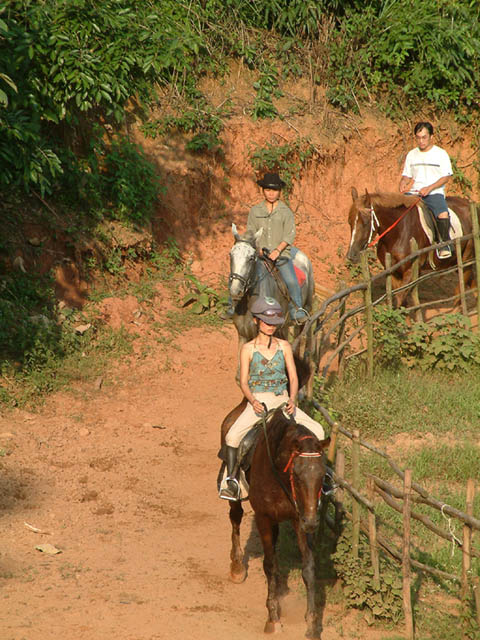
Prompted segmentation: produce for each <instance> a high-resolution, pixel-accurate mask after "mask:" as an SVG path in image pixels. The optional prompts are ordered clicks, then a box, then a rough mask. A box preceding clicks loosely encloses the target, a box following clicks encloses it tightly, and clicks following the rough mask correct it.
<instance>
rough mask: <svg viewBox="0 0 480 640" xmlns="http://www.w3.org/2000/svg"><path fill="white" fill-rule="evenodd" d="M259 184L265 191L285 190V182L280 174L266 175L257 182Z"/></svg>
mask: <svg viewBox="0 0 480 640" xmlns="http://www.w3.org/2000/svg"><path fill="white" fill-rule="evenodd" d="M257 184H258V185H259V186H260V187H262V188H263V189H277V190H278V191H280V189H283V187H284V186H285V182H284V181H283V180H281V178H280V176H279V175H278V173H266V174H265V175H264V176H263V178H262V179H261V180H257Z"/></svg>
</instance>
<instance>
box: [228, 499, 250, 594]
mask: <svg viewBox="0 0 480 640" xmlns="http://www.w3.org/2000/svg"><path fill="white" fill-rule="evenodd" d="M242 518H243V507H242V503H241V502H240V501H233V500H232V501H230V522H231V523H232V550H231V551H230V560H231V563H230V579H231V580H232V582H235V583H237V584H238V583H240V582H243V581H244V580H245V578H246V577H247V570H246V569H245V565H244V563H243V550H242V547H241V545H240V525H241V523H242Z"/></svg>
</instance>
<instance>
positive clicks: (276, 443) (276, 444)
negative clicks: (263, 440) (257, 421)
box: [267, 410, 312, 456]
mask: <svg viewBox="0 0 480 640" xmlns="http://www.w3.org/2000/svg"><path fill="white" fill-rule="evenodd" d="M289 427H290V428H292V429H295V434H296V435H299V436H303V435H312V434H311V431H309V430H308V429H307V427H304V426H303V425H302V424H298V422H294V421H292V420H289V419H288V418H286V417H285V416H284V415H283V412H282V411H279V410H277V411H275V413H274V414H273V415H272V417H271V419H270V421H269V422H268V424H267V433H268V442H269V444H270V448H271V450H272V455H274V456H276V455H277V453H278V450H279V448H280V445H281V442H282V440H283V438H284V437H285V433H286V431H287V429H288V428H289Z"/></svg>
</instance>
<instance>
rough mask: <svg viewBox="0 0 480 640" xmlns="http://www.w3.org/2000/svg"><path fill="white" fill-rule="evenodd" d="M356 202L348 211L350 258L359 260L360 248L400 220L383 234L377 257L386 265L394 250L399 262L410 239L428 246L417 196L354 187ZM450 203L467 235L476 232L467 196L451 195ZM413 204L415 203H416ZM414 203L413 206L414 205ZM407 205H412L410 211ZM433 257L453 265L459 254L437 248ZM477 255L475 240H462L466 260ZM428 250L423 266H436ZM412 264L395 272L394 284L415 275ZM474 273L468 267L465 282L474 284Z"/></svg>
mask: <svg viewBox="0 0 480 640" xmlns="http://www.w3.org/2000/svg"><path fill="white" fill-rule="evenodd" d="M352 200H353V203H352V205H351V207H350V211H349V213H348V222H349V224H350V231H351V237H350V246H349V249H348V253H347V258H348V260H351V261H352V262H358V261H359V258H360V251H363V250H364V249H366V248H367V246H368V244H369V243H370V242H371V241H372V240H373V239H374V238H375V237H376V236H377V235H378V236H381V235H382V233H383V232H384V231H386V230H387V229H388V228H389V227H390V226H391V225H393V224H394V223H395V221H396V220H398V219H399V218H401V216H402V215H403V214H405V215H403V217H402V218H401V219H400V220H399V222H398V224H396V225H395V226H394V227H393V228H392V229H391V230H390V231H388V232H387V233H386V234H385V235H384V236H383V237H381V238H380V240H379V241H378V245H377V257H378V259H379V260H380V262H381V263H382V265H383V266H384V267H385V256H386V254H387V253H390V254H391V256H392V264H395V263H396V262H399V261H400V260H402V259H403V258H405V257H407V256H408V255H410V253H411V252H412V251H411V248H410V239H411V238H415V240H416V241H417V245H418V248H419V249H423V248H425V247H428V246H429V245H430V244H431V243H430V239H429V238H428V237H427V235H426V233H425V231H424V230H423V228H422V225H421V223H420V218H419V213H418V209H417V205H416V204H415V203H416V202H417V201H418V197H417V196H407V195H403V194H396V193H368V192H367V191H366V192H365V195H362V196H359V195H358V193H357V190H356V189H355V188H352ZM447 203H448V207H449V208H450V209H453V211H455V213H456V214H457V216H458V218H459V220H460V223H461V225H462V233H463V235H467V234H469V233H471V232H472V222H471V218H470V211H469V202H468V200H466V199H465V198H457V197H452V198H450V197H449V198H447ZM412 205H413V206H412ZM410 207H411V209H410ZM407 209H409V210H408V211H407ZM432 253H433V256H432V260H433V264H434V265H435V268H436V269H438V270H442V269H446V268H448V267H451V266H452V264H454V263H455V260H456V258H455V254H454V255H453V256H452V258H448V259H446V260H445V259H444V260H439V259H438V257H437V255H436V252H432ZM472 255H473V241H472V240H468V241H466V242H462V257H463V260H464V261H466V260H468V259H470V258H471V257H472ZM427 258H428V254H427V253H425V254H424V255H423V256H422V257H421V258H420V268H432V267H431V264H430V260H427ZM411 274H412V264H411V263H406V264H404V265H402V266H401V267H399V268H398V270H397V271H396V272H395V273H394V274H392V279H393V284H394V287H395V288H397V287H401V286H402V285H404V284H407V283H408V282H409V281H410V279H411ZM473 280H474V274H473V269H472V268H471V267H467V268H466V269H465V271H464V281H465V286H466V287H467V288H468V287H471V286H473ZM406 295H407V294H406V292H405V293H402V294H400V295H399V296H398V297H397V302H398V303H399V304H401V303H403V302H404V300H405V297H406Z"/></svg>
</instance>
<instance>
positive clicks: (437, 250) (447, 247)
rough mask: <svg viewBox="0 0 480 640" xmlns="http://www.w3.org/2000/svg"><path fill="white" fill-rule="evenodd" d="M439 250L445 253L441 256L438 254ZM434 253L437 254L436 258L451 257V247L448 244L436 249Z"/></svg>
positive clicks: (444, 258)
mask: <svg viewBox="0 0 480 640" xmlns="http://www.w3.org/2000/svg"><path fill="white" fill-rule="evenodd" d="M441 252H445V255H443V256H441V255H440V253H441ZM435 253H436V254H437V258H438V259H439V260H446V259H447V258H451V257H452V249H451V247H449V246H448V245H447V246H445V247H442V248H441V249H436V251H435Z"/></svg>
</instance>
